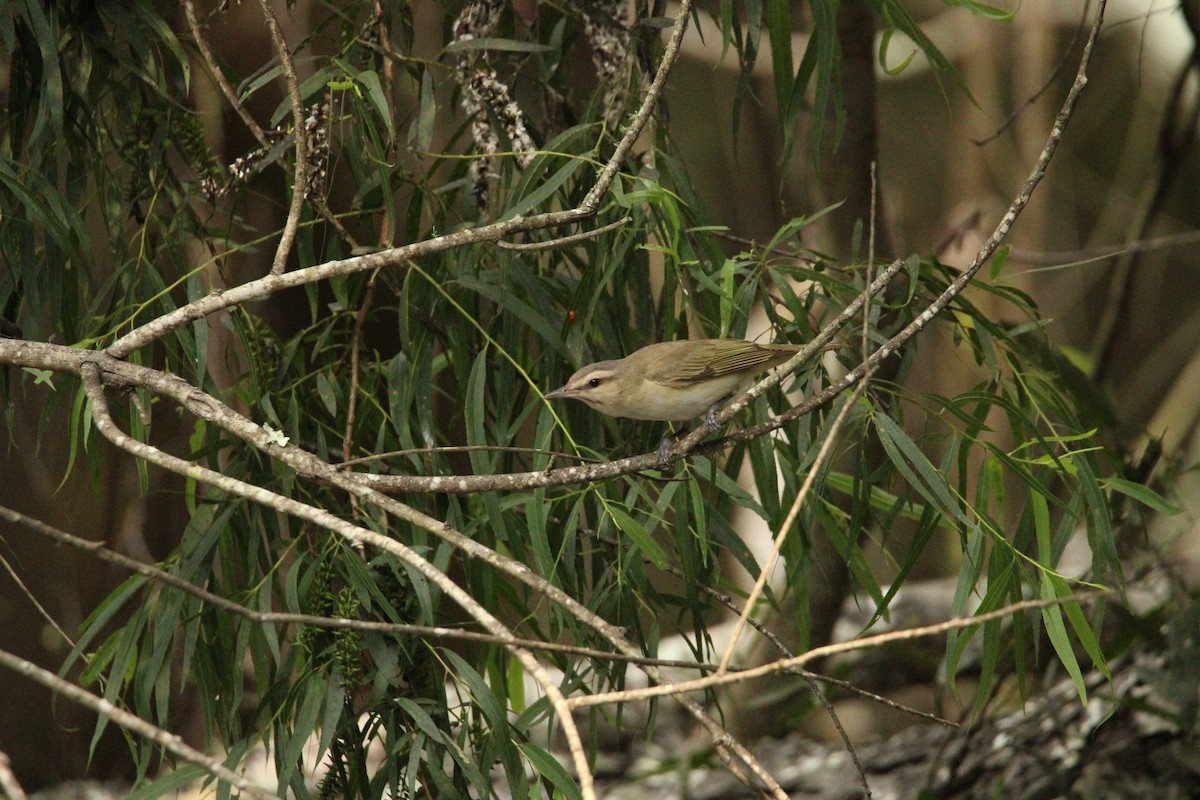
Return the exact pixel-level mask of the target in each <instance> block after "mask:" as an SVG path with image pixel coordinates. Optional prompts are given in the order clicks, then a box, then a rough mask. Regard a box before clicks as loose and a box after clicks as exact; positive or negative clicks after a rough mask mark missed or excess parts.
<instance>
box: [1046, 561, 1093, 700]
mask: <svg viewBox="0 0 1200 800" xmlns="http://www.w3.org/2000/svg"><path fill="white" fill-rule="evenodd" d="M1040 596H1041V597H1042V599H1044V600H1052V599H1055V598H1057V597H1060V596H1061V595H1059V594H1058V592H1057V591H1056V589H1055V582H1054V581H1053V580H1052V579H1051V576H1050V575H1048V574H1046V573H1045V572H1043V573H1042V580H1041V592H1040ZM1067 596H1070V590H1069V589H1068V590H1067ZM1042 623H1043V624H1044V625H1045V626H1046V636H1047V638H1049V639H1050V644H1051V646H1053V647H1054V652H1055V653H1057V654H1058V660H1059V661H1061V662H1062V665H1063V667H1064V668H1065V669H1066V670H1067V674H1068V675H1070V676H1071V682H1072V683H1073V684H1075V691H1076V692H1078V693H1079V702H1081V703H1083V704H1084V705H1087V684H1085V683H1084V680H1083V672H1082V670H1080V669H1079V661H1078V660H1077V659H1076V658H1075V650H1074V649H1073V648H1072V647H1071V640H1070V638H1069V637H1068V636H1067V627H1066V625H1065V624H1064V623H1063V615H1062V608H1060V607H1059V606H1049V607H1047V608H1043V609H1042Z"/></svg>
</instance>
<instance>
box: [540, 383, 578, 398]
mask: <svg viewBox="0 0 1200 800" xmlns="http://www.w3.org/2000/svg"><path fill="white" fill-rule="evenodd" d="M574 395H575V391H574V390H572V389H570V388H569V387H566V386H560V387H558V388H557V389H555V390H554V391H553V392H546V394H544V395H542V397H543V398H544V399H546V400H558V399H559V398H562V397H573V396H574Z"/></svg>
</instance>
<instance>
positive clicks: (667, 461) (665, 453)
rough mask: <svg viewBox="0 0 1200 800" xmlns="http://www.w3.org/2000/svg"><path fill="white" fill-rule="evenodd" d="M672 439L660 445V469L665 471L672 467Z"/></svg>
mask: <svg viewBox="0 0 1200 800" xmlns="http://www.w3.org/2000/svg"><path fill="white" fill-rule="evenodd" d="M671 443H672V440H671V437H669V436H668V437H667V438H666V439H663V440H662V441H661V442H660V443H659V445H658V468H659V469H662V470H665V469H666V468H667V467H669V466H671Z"/></svg>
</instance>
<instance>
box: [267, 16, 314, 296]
mask: <svg viewBox="0 0 1200 800" xmlns="http://www.w3.org/2000/svg"><path fill="white" fill-rule="evenodd" d="M258 4H259V5H260V6H262V12H263V18H264V19H265V20H266V21H267V29H268V30H269V31H270V32H271V41H272V42H273V43H274V45H275V52H277V53H278V54H279V65H280V67H281V68H282V69H283V77H284V82H285V83H286V84H287V92H288V99H289V100H290V101H291V104H292V131H293V134H294V137H293V138H294V139H295V142H296V170H295V174H294V175H293V176H292V203H291V206H290V207H289V208H288V215H287V221H286V222H284V224H283V233H281V234H280V236H279V246H278V247H277V248H276V249H275V260H274V262H273V263H272V264H271V274H272V275H281V274H283V270H284V267H286V266H287V259H288V255H289V254H290V253H291V252H292V244H293V243H294V242H295V241H296V231H298V230H299V229H300V213H301V212H302V211H303V210H304V196H305V194H306V193H307V190H308V131H307V128H306V127H305V124H304V99H303V98H301V97H300V81H299V79H298V78H297V77H296V62H295V61H294V60H293V59H292V51H291V50H289V49H288V46H287V42H286V41H284V38H283V31H282V30H280V29H279V18H278V17H276V16H275V11H274V10H273V9H272V8H271V4H270V2H269V0H258Z"/></svg>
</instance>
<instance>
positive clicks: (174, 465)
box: [80, 361, 595, 800]
mask: <svg viewBox="0 0 1200 800" xmlns="http://www.w3.org/2000/svg"><path fill="white" fill-rule="evenodd" d="M101 375H102V372H101V369H100V367H99V365H97V364H96V362H94V361H84V362H82V363H81V365H80V377H81V378H82V379H83V388H84V391H85V392H86V393H87V396H88V401H89V402H90V404H91V408H92V420H93V422H94V423H95V425H96V428H97V429H98V430H99V431H100V433H101V434H102V435H103V436H104V437H105V438H106V439H108V440H109V441H110V442H112V443H113V444H114V445H116V446H117V447H118V448H119V449H121V450H124V451H126V452H128V453H130V454H131V455H133V456H135V457H137V458H139V459H141V460H143V461H146V462H148V463H151V464H155V465H156V466H159V467H161V468H163V469H166V470H169V471H171V472H174V473H176V474H179V475H183V476H185V477H187V478H191V479H193V480H196V481H200V482H202V483H205V484H208V485H209V486H213V487H216V488H217V489H220V490H222V491H225V492H228V493H230V494H233V495H236V496H238V497H244V498H246V499H247V500H252V501H254V502H256V503H259V504H261V505H264V506H267V507H268V508H273V509H275V510H276V511H279V512H281V513H284V514H289V515H291V516H294V517H298V518H300V519H304V520H308V521H309V522H311V523H313V524H314V525H319V526H321V527H323V528H326V529H328V530H330V531H333V532H334V533H337V534H338V535H339V536H342V537H343V538H345V539H346V540H347V541H349V542H350V543H351V544H364V545H370V546H371V547H374V548H377V549H379V550H383V551H385V552H387V553H391V554H392V555H394V556H396V557H397V558H399V559H401V560H402V561H404V562H405V563H406V564H408V565H409V566H411V567H412V568H414V569H415V570H417V571H418V572H420V573H421V575H423V576H424V577H425V578H427V579H428V580H429V582H430V583H432V584H433V585H435V586H437V587H438V588H439V589H440V590H441V591H443V592H445V593H446V595H447V596H448V597H450V598H451V599H452V600H453V601H454V602H455V603H457V604H458V605H459V606H460V607H461V608H462V609H463V610H464V611H466V612H467V613H468V614H470V615H471V617H472V618H474V619H475V620H476V621H477V622H479V624H480V625H482V626H483V627H484V628H485V629H487V630H488V631H490V632H491V633H492V634H493V635H494V636H498V637H502V638H506V639H512V638H514V637H513V636H512V633H511V631H509V630H508V628H507V627H506V626H505V625H504V624H503V623H502V622H500V620H499V619H497V618H496V617H495V616H493V615H492V613H491V612H490V611H488V610H487V609H485V608H484V607H483V606H482V605H480V603H479V602H478V601H477V600H476V599H475V598H474V597H472V596H471V595H470V594H469V593H467V592H466V591H465V590H464V589H463V588H462V587H461V586H459V585H458V584H457V583H455V582H454V581H453V580H451V579H450V578H449V577H448V576H447V575H446V574H445V573H443V572H442V571H441V570H439V569H438V568H437V567H435V566H434V565H433V564H432V563H430V562H429V561H427V560H426V559H425V558H424V557H422V556H421V555H420V554H418V553H417V552H416V551H415V550H412V549H411V548H409V547H407V546H406V545H404V544H401V543H400V542H398V541H396V540H395V539H392V538H389V537H387V536H382V535H380V534H377V533H375V532H373V531H370V530H367V529H366V528H363V527H360V526H358V525H354V524H352V523H349V522H347V521H345V520H343V519H341V518H340V517H337V516H335V515H333V514H331V513H329V512H328V511H325V510H324V509H320V508H316V507H314V506H310V505H308V504H306V503H301V502H299V501H298V500H293V499H292V498H290V497H284V496H283V495H280V494H276V493H275V492H272V491H270V490H269V489H266V488H264V487H261V486H255V485H253V484H250V483H246V482H245V481H241V480H238V479H237V478H232V477H230V476H228V475H222V474H221V473H219V472H215V471H213V470H210V469H208V468H206V467H201V466H200V465H198V464H193V463H192V462H190V461H186V460H184V459H182V458H178V457H177V456H173V455H170V454H169V453H165V452H163V451H162V450H159V449H158V448H156V447H153V446H151V445H149V444H146V443H145V442H139V441H138V440H136V439H134V438H133V437H131V436H129V435H127V434H126V433H125V432H124V431H122V430H121V429H120V428H118V427H117V425H116V423H115V422H114V421H113V419H112V417H111V416H110V415H109V413H108V402H107V399H106V398H105V396H104V384H103V382H102V379H101ZM196 394H201V393H200V392H197V393H196ZM231 411H232V410H231ZM263 433H264V436H265V435H266V432H265V431H264V432H263ZM263 445H265V446H261V447H260V449H263V450H264V451H265V452H270V451H271V450H272V449H276V448H278V447H279V446H278V445H269V444H267V443H266V442H264V443H263ZM506 648H507V649H508V651H509V652H511V653H512V654H513V655H514V656H516V658H517V659H518V660H519V661H520V662H521V666H523V667H524V668H525V669H526V670H527V671H528V672H529V674H530V675H532V676H533V678H534V680H536V681H537V682H538V685H539V686H541V688H542V691H544V692H545V693H546V697H547V699H548V700H549V701H550V705H551V706H552V707H553V708H554V710H555V714H556V716H557V717H558V720H559V723H560V724H561V725H562V726H563V733H564V734H565V735H566V737H567V744H568V749H569V750H570V752H571V758H572V761H573V762H574V766H575V769H576V771H577V775H578V779H579V784H580V790H581V792H582V793H583V797H584V798H585V800H594V798H595V791H594V789H593V779H592V774H591V770H590V768H589V766H588V760H587V754H586V752H585V751H584V748H583V741H582V739H581V738H580V736H579V729H578V728H577V727H576V725H575V720H574V719H573V718H572V717H571V713H570V710H569V709H568V707H567V705H566V698H565V697H563V694H562V692H561V691H560V690H559V688H558V686H557V685H556V684H555V682H554V680H553V679H552V678H551V676H550V673H549V672H548V671H547V670H546V668H545V667H544V666H543V665H542V663H541V662H540V661H538V660H537V658H536V657H535V656H534V655H533V654H532V653H530V652H529V651H528V650H526V649H524V648H522V647H518V646H515V645H506Z"/></svg>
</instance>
